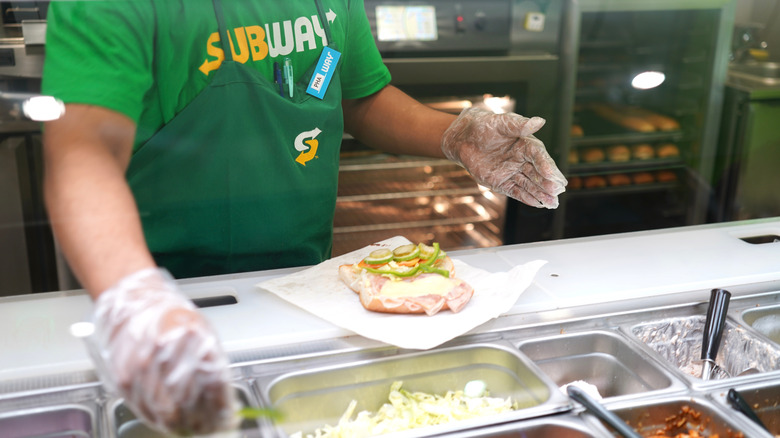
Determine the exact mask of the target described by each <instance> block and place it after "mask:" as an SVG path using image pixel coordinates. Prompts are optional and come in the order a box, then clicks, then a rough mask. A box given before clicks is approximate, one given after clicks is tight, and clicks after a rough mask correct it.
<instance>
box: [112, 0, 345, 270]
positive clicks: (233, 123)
mask: <svg viewBox="0 0 780 438" xmlns="http://www.w3.org/2000/svg"><path fill="white" fill-rule="evenodd" d="M316 3H317V10H318V15H319V19H320V22H321V23H322V26H324V29H325V31H326V35H327V36H328V37H330V29H329V23H328V20H327V19H325V17H324V15H323V13H322V7H321V6H322V5H321V4H320V0H316ZM214 8H215V11H216V15H217V22H218V25H219V32H220V39H221V41H223V42H224V41H229V40H228V37H227V33H226V32H227V29H228V28H227V27H226V26H225V20H224V18H223V14H222V6H221V3H220V0H214ZM328 43H329V44H330V47H334V46H333V40H332V39H331V38H328ZM222 46H223V49H224V53H225V60H224V61H223V63H222V65H221V66H220V67H219V69H218V70H217V71H216V72H214V73H213V74H214V77H213V78H212V80H211V82H210V83H209V85H208V86H207V87H206V88H205V89H204V90H203V91H202V92H201V93H200V94H199V95H198V96H197V97H196V98H195V99H194V100H193V101H192V102H191V103H190V104H189V105H187V107H186V108H184V109H183V110H182V111H181V112H180V113H179V114H177V115H176V117H175V118H174V119H173V120H171V121H170V122H169V123H168V124H166V125H165V126H164V127H163V128H162V129H160V130H159V131H158V132H157V133H156V134H155V135H154V136H153V137H152V138H150V139H149V141H148V142H146V143H145V144H144V145H143V146H141V147H140V148H139V149H138V150H137V151H136V153H135V154H134V155H133V157H132V160H131V162H130V165H129V168H128V171H127V178H128V182H129V184H130V187H131V188H132V190H133V193H134V195H135V198H136V202H137V204H138V209H139V213H140V215H141V221H142V223H143V228H144V234H145V236H146V241H147V244H148V245H149V248H150V250H151V251H152V254H153V255H154V257H155V260H156V262H157V263H158V264H159V265H160V266H163V267H165V268H167V269H168V270H169V271H171V273H172V274H173V275H174V276H175V277H177V278H184V277H195V276H205V275H215V274H224V273H232V272H245V271H254V270H262V269H272V268H279V267H286V266H302V265H309V264H316V263H319V262H321V261H322V260H324V259H326V258H328V257H330V251H331V246H332V240H333V213H334V210H335V204H336V189H337V184H338V160H339V148H340V146H341V138H342V133H343V126H344V121H343V116H342V112H341V83H340V79H339V72H338V70H339V69H338V68H337V71H336V73H335V75H334V77H333V79H332V81H331V83H330V87H329V89H328V90H327V93H325V96H324V98H323V99H322V100H320V99H317V98H315V97H312V96H310V95H308V94H306V88H307V86H308V83H309V79H310V78H311V75H312V72H313V70H314V68H315V65H312V66H311V67H310V68H309V69H308V71H307V72H306V73H305V74H304V75H303V76H302V77H301V78H299V80H298V82H297V83H296V85H295V93H294V98H292V99H291V98H289V97H283V96H281V95H280V93H279V88H278V87H277V86H276V84H275V83H274V82H273V81H271V80H268V79H266V78H265V77H263V75H262V74H260V73H259V72H258V71H256V70H253V69H252V68H250V67H247V66H245V65H243V64H240V63H238V62H235V61H233V57H232V51H231V50H230V47H229V44H225V43H223V44H222Z"/></svg>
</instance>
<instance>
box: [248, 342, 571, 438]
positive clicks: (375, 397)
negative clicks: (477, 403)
mask: <svg viewBox="0 0 780 438" xmlns="http://www.w3.org/2000/svg"><path fill="white" fill-rule="evenodd" d="M306 368H307V366H306V364H302V363H296V364H295V368H293V369H296V370H299V371H294V372H289V373H281V374H274V375H269V376H258V377H257V378H256V379H255V382H254V384H255V388H256V390H257V393H258V395H259V397H260V399H261V403H263V404H266V405H268V406H271V407H273V408H274V409H276V410H278V411H279V412H280V413H281V415H282V416H283V419H282V420H281V421H279V422H278V423H277V430H276V433H278V434H279V435H282V436H284V435H289V434H292V433H295V432H299V431H300V432H303V433H304V434H307V433H313V432H314V431H315V430H316V429H317V428H321V427H324V426H325V425H336V424H337V423H338V421H339V418H340V417H341V416H342V415H343V414H344V413H345V411H346V409H347V407H348V406H349V404H350V402H352V401H353V400H355V401H356V403H357V406H356V409H355V412H361V411H369V412H376V411H377V410H378V409H379V408H380V407H381V406H382V405H383V404H385V403H386V402H387V401H388V395H389V392H390V387H391V385H392V384H393V382H396V381H401V382H403V388H404V389H406V390H408V391H411V392H424V393H428V394H436V395H444V394H446V393H447V391H456V390H462V389H463V388H464V387H465V385H466V383H468V382H469V381H473V380H482V381H483V382H485V384H486V385H487V389H488V391H489V395H490V396H491V397H500V398H507V397H511V398H512V399H513V400H514V401H516V402H517V403H518V406H519V409H517V410H515V411H512V412H507V413H502V414H496V415H492V416H489V417H483V418H479V419H471V420H462V421H458V422H452V423H448V424H444V425H437V426H430V427H424V428H419V429H414V430H411V431H408V432H405V433H404V436H428V435H431V434H438V433H444V432H451V431H456V430H462V429H466V428H471V427H482V426H486V425H490V424H497V423H501V422H508V421H515V420H519V419H526V418H532V417H535V416H540V415H547V414H551V413H555V412H562V411H565V410H568V409H570V407H571V405H570V403H569V400H568V398H567V397H566V396H564V395H563V394H562V393H561V392H560V391H559V390H558V389H557V387H555V385H554V384H553V383H552V382H551V381H549V379H547V378H545V377H544V376H543V375H542V373H541V371H540V370H539V369H538V368H536V367H535V365H534V364H533V363H532V362H531V361H530V360H528V359H527V358H525V357H523V356H522V355H521V354H520V353H519V351H517V349H515V348H513V347H512V346H511V345H510V344H506V345H505V344H503V343H500V342H497V343H480V344H470V345H459V346H454V347H449V348H440V349H435V350H429V351H417V352H412V353H408V354H399V355H397V356H392V357H384V358H379V359H375V360H370V361H353V362H346V363H342V364H335V365H329V366H326V367H314V368H311V369H306Z"/></svg>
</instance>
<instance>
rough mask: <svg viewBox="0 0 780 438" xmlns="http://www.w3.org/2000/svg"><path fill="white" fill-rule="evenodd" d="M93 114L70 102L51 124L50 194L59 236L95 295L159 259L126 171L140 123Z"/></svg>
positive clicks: (46, 182) (48, 200)
mask: <svg viewBox="0 0 780 438" xmlns="http://www.w3.org/2000/svg"><path fill="white" fill-rule="evenodd" d="M91 111H95V109H86V108H85V107H77V108H72V107H69V108H68V111H67V113H66V116H65V117H64V118H63V119H62V120H59V121H56V122H51V123H49V124H47V126H46V129H45V131H44V150H45V160H46V174H45V180H44V191H45V200H46V206H47V208H48V214H49V217H50V219H51V224H52V228H53V230H54V234H55V236H56V238H57V241H58V243H59V244H60V246H61V248H62V250H63V252H64V253H65V256H66V258H67V260H68V262H69V265H70V267H71V268H72V269H73V271H74V273H75V275H76V277H77V278H78V279H79V281H80V282H81V284H82V285H83V286H84V287H85V288H86V289H87V291H89V293H90V294H91V295H92V296H93V297H97V295H98V294H99V293H101V292H102V291H104V290H105V289H107V288H108V287H110V286H111V285H113V284H114V283H116V282H117V281H118V280H119V279H120V278H122V277H124V276H125V275H128V274H130V273H132V272H135V271H138V270H139V269H143V268H146V267H153V266H155V264H154V260H153V259H152V257H151V255H150V253H149V251H148V249H147V247H146V243H145V241H144V236H143V231H142V228H141V223H140V219H139V216H138V211H137V209H136V206H135V201H134V199H133V196H132V192H131V191H130V189H129V187H128V185H127V182H126V180H125V176H124V173H125V168H126V166H127V162H128V160H129V149H128V148H129V147H131V145H132V135H133V133H134V125H133V124H132V122H130V121H129V120H122V119H121V118H120V119H119V124H115V123H114V124H108V125H101V124H100V123H97V124H94V123H90V122H91V121H93V119H94V117H93V116H94V115H95V113H94V112H91ZM97 111H98V113H100V112H101V111H104V110H99V109H97ZM117 116H118V115H117ZM79 117H80V118H81V119H78V118H79ZM118 117H121V116H118ZM113 122H116V120H113ZM128 123H129V125H128ZM128 134H129V135H130V137H129V142H130V143H129V145H128V144H127V142H128V137H127V136H128Z"/></svg>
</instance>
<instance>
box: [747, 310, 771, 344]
mask: <svg viewBox="0 0 780 438" xmlns="http://www.w3.org/2000/svg"><path fill="white" fill-rule="evenodd" d="M742 321H743V322H744V323H745V324H746V325H747V326H749V327H751V328H753V330H756V331H757V332H759V333H761V334H762V335H764V336H766V337H767V338H769V339H770V340H771V341H772V342H774V343H775V344H778V345H780V306H774V307H757V308H754V309H751V310H746V311H744V312H742Z"/></svg>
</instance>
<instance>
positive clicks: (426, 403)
mask: <svg viewBox="0 0 780 438" xmlns="http://www.w3.org/2000/svg"><path fill="white" fill-rule="evenodd" d="M402 384H403V382H400V381H398V382H394V383H393V384H392V385H391V386H390V394H389V396H388V403H385V404H383V405H382V407H380V408H379V410H378V411H377V412H369V411H361V412H358V413H357V415H355V410H356V407H357V401H356V400H352V401H351V402H350V404H349V406H348V407H347V410H346V411H345V412H344V414H343V415H342V416H341V418H340V419H339V421H338V424H337V425H335V426H331V425H325V426H323V427H321V428H318V429H317V430H316V431H314V433H313V434H305V435H304V434H303V432H296V433H294V434H292V435H291V436H290V437H291V438H359V437H370V436H375V435H381V434H386V433H391V432H400V431H403V430H408V429H414V428H418V427H423V426H433V425H437V424H445V423H449V422H452V421H458V420H466V419H470V418H478V417H483V416H486V415H494V414H498V413H502V412H508V411H512V410H515V409H517V408H518V406H517V403H516V402H514V401H512V399H511V398H510V397H507V398H505V399H503V398H497V397H490V396H489V394H487V393H486V394H485V395H484V396H482V397H469V396H467V395H464V393H463V391H460V390H459V391H448V392H447V393H446V394H445V395H443V396H442V395H431V394H426V393H424V392H410V391H407V390H405V389H403V388H402V387H401V386H402ZM353 416H354V418H353Z"/></svg>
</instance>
